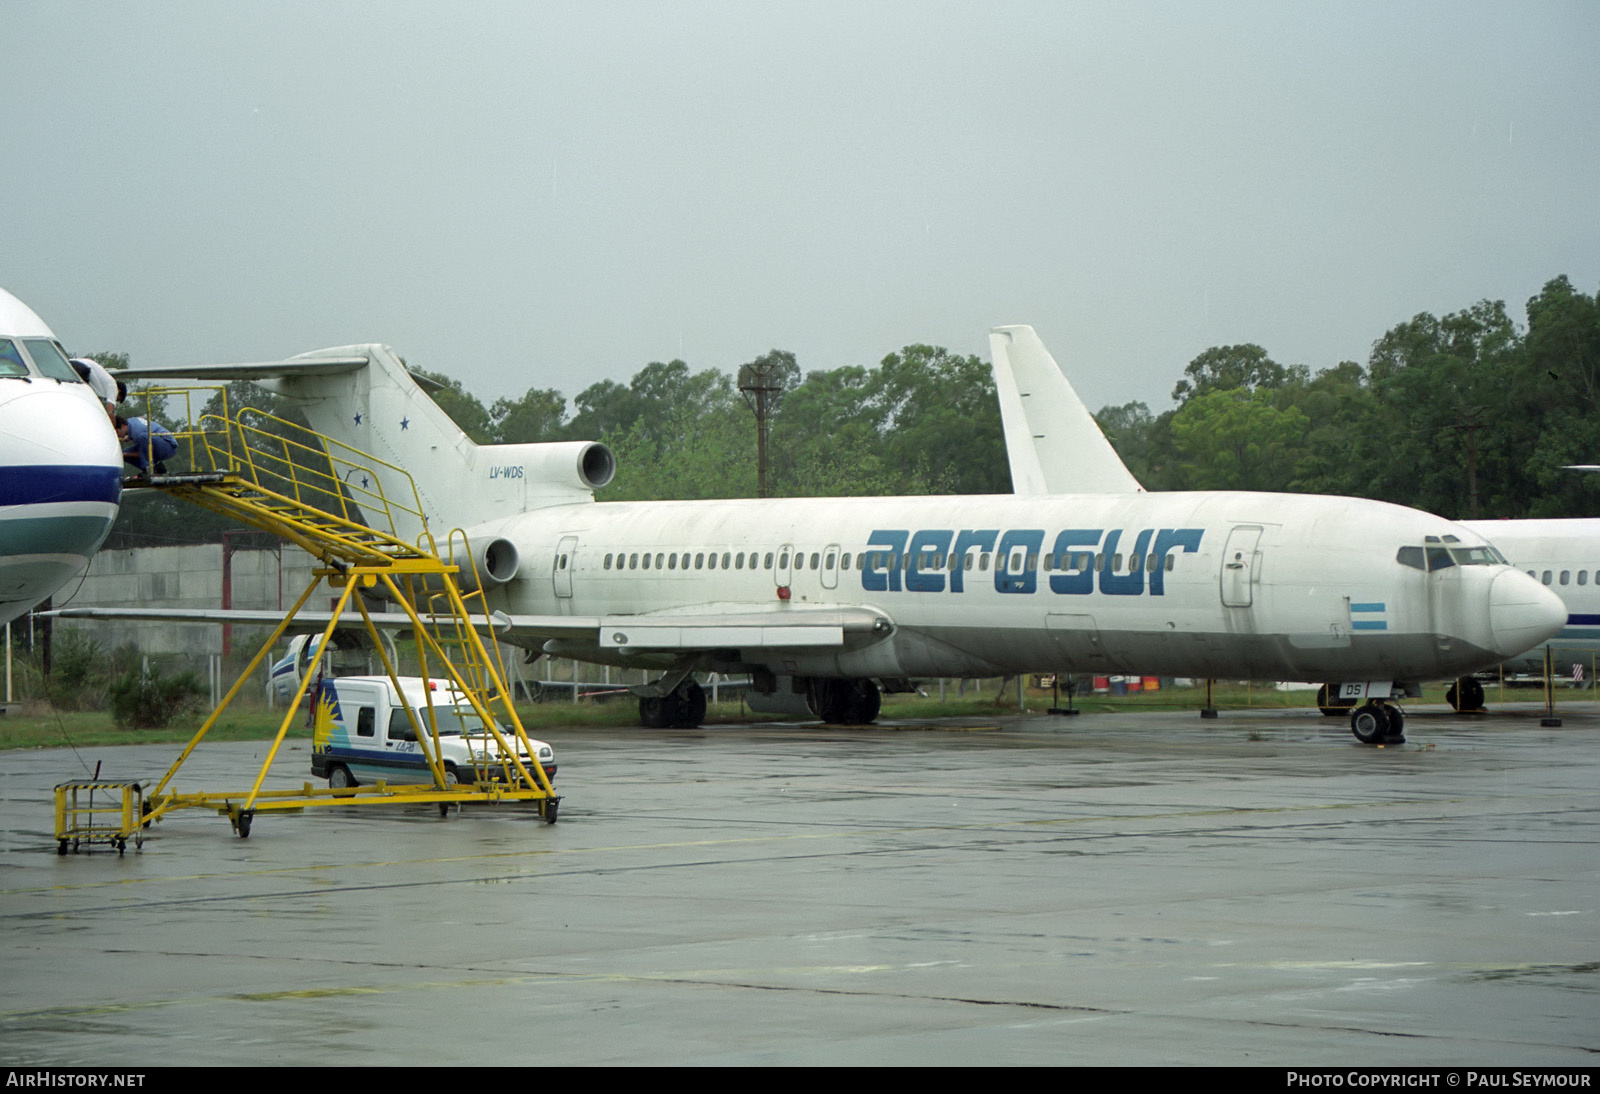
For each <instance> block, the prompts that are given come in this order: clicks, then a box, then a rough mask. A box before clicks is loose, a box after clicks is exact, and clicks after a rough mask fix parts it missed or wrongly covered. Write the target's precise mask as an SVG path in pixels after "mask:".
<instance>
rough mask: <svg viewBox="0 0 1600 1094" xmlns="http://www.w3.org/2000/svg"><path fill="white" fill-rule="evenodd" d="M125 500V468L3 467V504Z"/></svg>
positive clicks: (0, 471) (0, 496)
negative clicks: (123, 474) (123, 481)
mask: <svg viewBox="0 0 1600 1094" xmlns="http://www.w3.org/2000/svg"><path fill="white" fill-rule="evenodd" d="M121 499H122V468H120V467H102V466H99V465H96V464H88V465H79V466H76V467H74V466H63V465H55V466H48V465H33V466H20V467H0V506H8V505H41V504H44V503H46V502H53V501H105V502H110V503H111V504H112V505H115V504H117V503H118V502H119V501H120V500H121Z"/></svg>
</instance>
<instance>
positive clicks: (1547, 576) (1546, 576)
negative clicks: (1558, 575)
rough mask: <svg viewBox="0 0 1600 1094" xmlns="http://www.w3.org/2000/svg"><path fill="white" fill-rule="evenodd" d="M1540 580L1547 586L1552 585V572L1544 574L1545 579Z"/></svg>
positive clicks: (1547, 571)
mask: <svg viewBox="0 0 1600 1094" xmlns="http://www.w3.org/2000/svg"><path fill="white" fill-rule="evenodd" d="M1540 580H1542V581H1543V582H1544V583H1545V584H1546V585H1548V584H1550V571H1549V570H1546V571H1545V572H1544V577H1543V578H1541V579H1540Z"/></svg>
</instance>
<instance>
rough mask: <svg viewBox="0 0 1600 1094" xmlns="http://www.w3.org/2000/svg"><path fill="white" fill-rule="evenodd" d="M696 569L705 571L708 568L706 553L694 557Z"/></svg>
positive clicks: (702, 552)
mask: <svg viewBox="0 0 1600 1094" xmlns="http://www.w3.org/2000/svg"><path fill="white" fill-rule="evenodd" d="M694 568H695V569H696V570H704V569H705V568H706V553H705V552H704V551H701V552H700V553H699V554H697V555H695V556H694Z"/></svg>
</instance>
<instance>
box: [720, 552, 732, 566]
mask: <svg viewBox="0 0 1600 1094" xmlns="http://www.w3.org/2000/svg"><path fill="white" fill-rule="evenodd" d="M732 558H733V555H731V554H729V553H728V552H727V551H724V552H722V568H723V569H724V570H726V569H727V568H728V562H729V560H730V559H732Z"/></svg>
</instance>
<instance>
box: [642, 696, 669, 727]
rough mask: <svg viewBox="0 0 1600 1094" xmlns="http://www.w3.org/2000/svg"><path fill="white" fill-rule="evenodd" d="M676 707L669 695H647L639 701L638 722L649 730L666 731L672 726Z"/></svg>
mask: <svg viewBox="0 0 1600 1094" xmlns="http://www.w3.org/2000/svg"><path fill="white" fill-rule="evenodd" d="M676 705H677V704H675V703H674V702H673V701H672V697H671V696H670V695H663V696H655V695H647V696H645V697H643V698H641V699H640V700H639V722H640V724H641V725H644V726H647V727H648V728H650V729H666V728H667V727H668V726H670V725H672V714H673V708H674V707H675V706H676Z"/></svg>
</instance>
